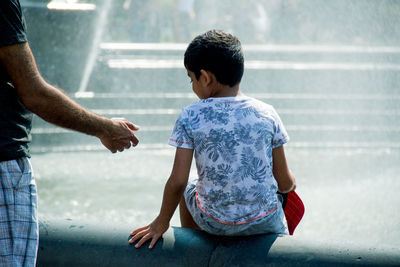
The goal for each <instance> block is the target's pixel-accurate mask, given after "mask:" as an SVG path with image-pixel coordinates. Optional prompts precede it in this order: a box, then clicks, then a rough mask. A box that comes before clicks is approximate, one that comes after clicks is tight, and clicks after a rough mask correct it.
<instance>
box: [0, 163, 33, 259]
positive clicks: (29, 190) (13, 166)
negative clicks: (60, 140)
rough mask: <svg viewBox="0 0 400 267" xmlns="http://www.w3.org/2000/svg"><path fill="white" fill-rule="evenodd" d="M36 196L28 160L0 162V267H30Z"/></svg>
mask: <svg viewBox="0 0 400 267" xmlns="http://www.w3.org/2000/svg"><path fill="white" fill-rule="evenodd" d="M38 237H39V232H38V219H37V193H36V184H35V180H34V178H33V173H32V167H31V164H30V161H29V159H28V158H20V159H17V160H10V161H2V162H0V266H7V267H8V266H12V267H20V266H21V267H22V266H24V267H25V266H29V267H31V266H32V267H34V266H35V263H36V253H37V247H38Z"/></svg>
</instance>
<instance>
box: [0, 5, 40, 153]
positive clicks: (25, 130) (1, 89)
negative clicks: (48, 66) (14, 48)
mask: <svg viewBox="0 0 400 267" xmlns="http://www.w3.org/2000/svg"><path fill="white" fill-rule="evenodd" d="M24 42H27V37H26V34H25V21H24V17H23V15H22V10H21V6H20V3H19V0H0V48H1V47H3V46H8V45H13V44H18V43H24ZM32 116H33V115H32V113H31V112H30V111H28V110H27V109H26V108H25V107H24V105H23V104H22V103H21V101H20V100H19V97H18V95H17V92H16V90H15V88H14V86H13V85H12V83H11V81H10V78H9V76H8V74H7V72H6V70H5V68H4V66H3V64H2V63H1V62H0V161H5V160H12V159H17V158H20V157H24V156H28V157H29V148H28V143H29V142H30V139H31V138H30V131H31V127H32Z"/></svg>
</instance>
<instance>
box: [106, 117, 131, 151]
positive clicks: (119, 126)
mask: <svg viewBox="0 0 400 267" xmlns="http://www.w3.org/2000/svg"><path fill="white" fill-rule="evenodd" d="M137 130H139V126H137V125H135V124H133V123H131V122H129V121H128V120H126V119H123V118H113V119H111V123H110V124H109V127H107V128H105V129H104V131H103V132H102V134H100V135H99V136H98V137H99V139H100V141H101V143H102V144H103V145H104V146H105V147H106V148H107V149H108V150H110V151H111V152H112V153H115V152H117V151H120V152H122V151H124V149H128V148H130V147H131V145H133V146H136V145H137V144H138V143H139V140H138V139H137V137H136V136H135V134H134V133H133V131H137Z"/></svg>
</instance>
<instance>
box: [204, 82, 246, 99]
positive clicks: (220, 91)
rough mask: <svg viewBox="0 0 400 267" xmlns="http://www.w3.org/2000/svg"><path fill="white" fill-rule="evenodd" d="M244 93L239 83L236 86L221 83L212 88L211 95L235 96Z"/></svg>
mask: <svg viewBox="0 0 400 267" xmlns="http://www.w3.org/2000/svg"><path fill="white" fill-rule="evenodd" d="M242 95H243V94H242V92H241V91H240V88H239V83H238V84H236V85H234V86H229V85H223V84H219V85H218V86H217V87H216V88H214V89H213V90H212V92H211V94H210V97H233V96H242Z"/></svg>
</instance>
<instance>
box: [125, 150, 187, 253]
mask: <svg viewBox="0 0 400 267" xmlns="http://www.w3.org/2000/svg"><path fill="white" fill-rule="evenodd" d="M192 157H193V150H192V149H186V148H179V147H178V148H177V149H176V154H175V161H174V166H173V168H172V172H171V176H170V177H169V179H168V181H167V183H166V184H165V188H164V195H163V201H162V205H161V210H160V214H159V215H158V216H157V218H155V219H154V221H153V222H152V223H150V224H149V225H147V226H144V227H141V228H138V229H136V230H134V231H132V232H131V234H130V235H131V236H132V238H131V239H130V240H129V243H131V244H132V243H134V242H135V241H136V240H139V239H140V240H139V242H138V243H137V244H136V245H135V247H136V248H139V247H140V246H141V245H142V244H143V243H145V242H146V241H147V240H149V239H151V242H150V245H149V248H150V249H151V248H153V246H154V245H155V243H156V242H157V240H158V239H159V238H160V237H161V236H162V235H163V234H164V233H165V232H166V231H167V230H168V227H169V222H170V220H171V218H172V215H173V214H174V212H175V210H176V207H177V206H178V204H179V201H180V199H181V197H182V194H183V191H184V190H185V188H186V185H187V181H188V178H189V172H190V166H191V164H192Z"/></svg>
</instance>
